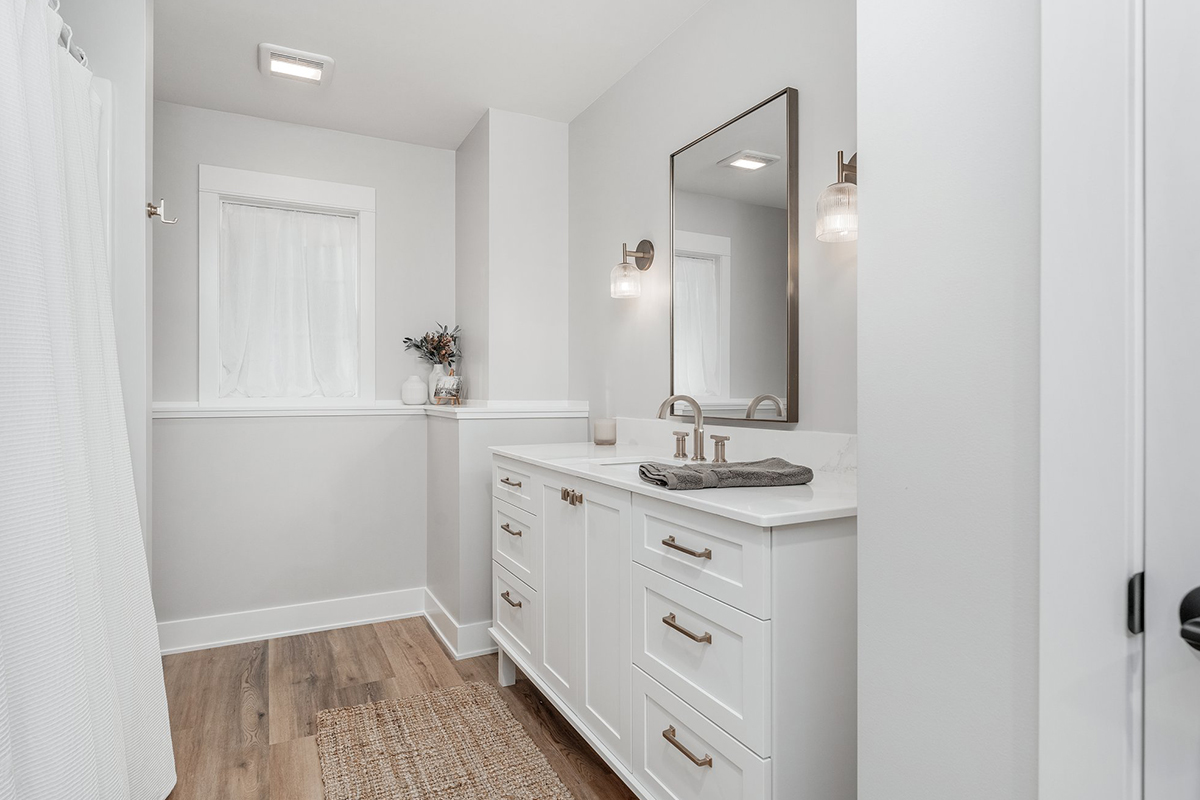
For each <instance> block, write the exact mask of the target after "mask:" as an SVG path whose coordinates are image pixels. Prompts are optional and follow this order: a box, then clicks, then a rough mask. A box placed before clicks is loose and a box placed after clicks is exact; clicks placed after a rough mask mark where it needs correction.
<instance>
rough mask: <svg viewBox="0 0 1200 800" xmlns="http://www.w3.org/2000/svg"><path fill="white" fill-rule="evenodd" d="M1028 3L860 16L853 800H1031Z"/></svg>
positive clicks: (1033, 587) (1032, 101)
mask: <svg viewBox="0 0 1200 800" xmlns="http://www.w3.org/2000/svg"><path fill="white" fill-rule="evenodd" d="M1039 10H1040V9H1039V3H1038V2H1037V0H1009V2H1006V3H987V4H983V5H981V4H978V3H962V2H956V1H955V0H921V2H914V3H895V2H892V0H860V2H859V39H858V54H859V61H858V92H859V94H858V97H859V114H858V122H859V147H860V156H859V167H860V169H861V172H860V175H859V188H860V212H861V227H860V238H859V320H860V325H859V366H860V369H859V376H860V379H859V469H858V491H859V515H858V547H859V580H858V585H859V797H861V798H862V799H863V800H884V798H886V800H906V798H914V800H915V798H922V800H924V798H930V797H939V798H940V797H947V798H948V797H971V798H975V799H976V800H987V799H988V798H997V799H999V798H1005V800H1009V799H1010V798H1029V797H1036V796H1037V752H1038V727H1037V712H1038V705H1037V703H1038V683H1037V677H1038V674H1037V669H1038V652H1037V642H1038V627H1037V621H1038V606H1037V603H1038V592H1037V586H1038V583H1037V576H1038V315H1039V296H1038V280H1039V190H1040V173H1039V161H1040V141H1039V135H1040V133H1039V128H1040V116H1039V84H1040V74H1039V61H1040V44H1039V36H1040V23H1039Z"/></svg>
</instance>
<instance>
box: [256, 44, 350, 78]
mask: <svg viewBox="0 0 1200 800" xmlns="http://www.w3.org/2000/svg"><path fill="white" fill-rule="evenodd" d="M258 70H259V72H261V73H262V74H264V75H269V76H271V77H273V78H288V79H289V80H294V81H300V82H301V83H311V84H313V85H315V86H321V85H324V84H327V83H329V80H330V78H332V77H333V59H332V58H330V57H329V56H322V55H318V54H316V53H306V52H305V51H303V50H295V49H293V48H291V47H280V46H279V45H277V44H267V43H266V42H263V43H262V44H260V45H259V46H258Z"/></svg>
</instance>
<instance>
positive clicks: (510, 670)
mask: <svg viewBox="0 0 1200 800" xmlns="http://www.w3.org/2000/svg"><path fill="white" fill-rule="evenodd" d="M497 660H498V661H499V664H500V669H499V675H498V676H497V679H498V680H499V681H500V685H501V686H512V685H513V684H514V683H516V682H517V662H515V661H513V660H512V659H511V658H509V657H508V653H506V652H504V648H500V652H499V657H498V659H497Z"/></svg>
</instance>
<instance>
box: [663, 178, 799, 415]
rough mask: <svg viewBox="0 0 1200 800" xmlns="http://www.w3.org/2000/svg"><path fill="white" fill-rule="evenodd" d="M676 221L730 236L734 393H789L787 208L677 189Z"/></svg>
mask: <svg viewBox="0 0 1200 800" xmlns="http://www.w3.org/2000/svg"><path fill="white" fill-rule="evenodd" d="M675 227H676V230H686V231H691V232H693V233H707V234H710V235H713V236H725V237H727V238H729V240H730V252H731V254H732V255H731V256H730V263H731V267H730V274H729V283H730V287H729V294H730V302H729V305H730V313H729V327H730V332H729V350H730V359H729V360H730V365H729V394H730V396H731V397H757V396H758V395H760V394H764V393H767V392H769V393H771V394H775V395H779V396H780V397H786V395H787V335H786V334H787V266H788V259H787V211H786V210H784V209H782V208H772V207H771V206H760V205H755V204H753V203H743V202H739V201H737V200H731V199H729V198H727V197H715V196H713V195H710V194H696V193H694V192H677V193H676V194H675Z"/></svg>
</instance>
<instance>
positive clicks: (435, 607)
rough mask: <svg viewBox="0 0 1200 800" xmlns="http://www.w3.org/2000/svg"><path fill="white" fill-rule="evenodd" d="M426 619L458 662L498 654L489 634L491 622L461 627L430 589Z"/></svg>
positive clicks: (427, 598) (486, 621)
mask: <svg viewBox="0 0 1200 800" xmlns="http://www.w3.org/2000/svg"><path fill="white" fill-rule="evenodd" d="M425 619H427V620H429V625H430V627H432V628H433V631H434V633H436V634H437V635H438V638H439V639H441V640H442V644H444V645H446V649H447V650H449V651H450V654H451V655H453V656H454V658H455V659H456V660H458V661H462V660H463V659H464V658H474V657H475V656H484V655H487V654H488V653H494V652H496V649H497V648H496V643H495V642H493V641H492V637H491V636H490V635H489V634H488V629H489V628H490V627H491V626H492V621H491V620H484V621H483V622H476V623H473V624H471V625H459V624H458V621H457V620H456V619H454V616H453V615H452V614H451V613H450V612H449V611H447V610H446V608H445V606H443V605H442V604H441V603H440V602H439V601H438V599H437V598H436V597H434V595H433V592H431V591H429V589H426V590H425Z"/></svg>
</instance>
